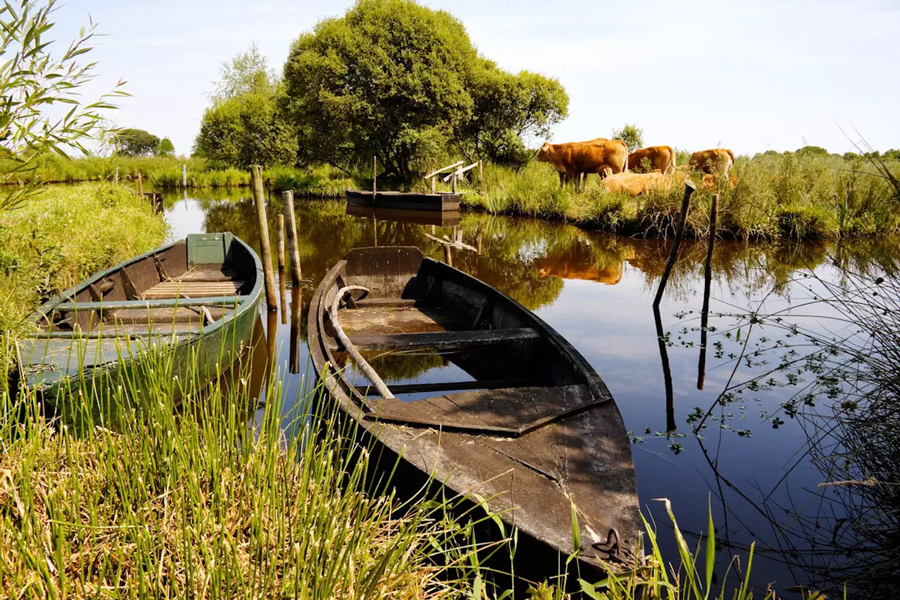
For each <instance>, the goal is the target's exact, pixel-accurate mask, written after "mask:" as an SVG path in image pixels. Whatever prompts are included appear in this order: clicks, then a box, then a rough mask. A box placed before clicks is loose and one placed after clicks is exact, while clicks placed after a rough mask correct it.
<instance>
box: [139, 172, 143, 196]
mask: <svg viewBox="0 0 900 600" xmlns="http://www.w3.org/2000/svg"><path fill="white" fill-rule="evenodd" d="M138 194H140V195H141V198H143V197H144V179H143V178H142V177H141V172H140V171H138Z"/></svg>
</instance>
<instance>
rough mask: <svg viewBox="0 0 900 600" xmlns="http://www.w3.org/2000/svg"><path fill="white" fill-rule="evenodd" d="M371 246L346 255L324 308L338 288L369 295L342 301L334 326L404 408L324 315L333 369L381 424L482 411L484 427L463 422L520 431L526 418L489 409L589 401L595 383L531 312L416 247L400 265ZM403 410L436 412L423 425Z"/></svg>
mask: <svg viewBox="0 0 900 600" xmlns="http://www.w3.org/2000/svg"><path fill="white" fill-rule="evenodd" d="M367 250H368V254H365V255H363V254H362V253H360V254H354V253H355V252H356V251H354V252H351V253H350V254H349V255H348V259H347V262H346V264H345V265H344V268H343V269H342V272H341V273H339V274H338V276H337V279H336V281H335V285H334V286H333V287H332V288H331V290H329V292H328V293H327V294H326V297H325V305H326V307H328V306H331V304H332V302H333V301H334V298H335V295H336V294H337V293H338V290H339V288H341V287H345V286H361V287H364V288H366V289H368V290H369V292H368V293H367V294H361V293H360V292H359V291H354V292H351V293H350V294H349V295H344V297H343V304H344V306H343V308H341V309H340V310H339V314H338V321H339V324H340V326H341V328H342V330H343V331H344V333H345V334H346V335H347V337H348V338H349V341H350V343H351V344H352V345H353V346H355V347H356V349H357V350H358V351H359V352H360V353H361V354H362V355H363V357H364V358H365V359H366V361H367V362H368V363H369V364H370V365H371V366H372V367H373V369H374V370H375V371H376V372H377V373H378V375H379V376H380V377H381V378H382V379H383V380H384V381H385V382H386V383H387V385H388V387H389V389H390V391H391V393H392V394H393V395H394V396H395V397H396V398H398V399H400V400H403V401H405V402H403V403H396V402H389V403H385V402H382V401H381V399H380V394H379V392H378V390H377V389H376V387H375V386H374V385H372V382H371V381H370V380H369V379H368V378H367V377H366V376H365V375H364V374H363V373H362V372H361V371H360V370H359V369H358V368H357V367H356V365H355V364H354V362H353V361H352V360H351V359H350V356H349V354H348V353H347V352H346V349H345V348H344V347H343V346H342V344H341V343H340V341H339V339H338V337H336V336H335V330H334V328H333V324H331V323H330V319H329V317H328V316H327V314H326V315H324V317H325V328H326V332H327V333H329V338H328V340H329V341H328V342H327V343H328V345H329V347H330V348H329V349H330V351H331V353H332V356H333V358H334V361H335V363H336V365H337V366H338V367H344V373H343V375H344V379H345V381H347V382H348V383H349V385H350V387H351V388H352V389H353V390H354V392H355V393H356V394H357V395H358V398H362V399H363V400H362V401H363V402H364V403H365V404H366V405H367V406H369V408H370V409H372V410H373V411H375V412H377V416H378V417H379V418H380V419H382V420H398V421H403V422H413V421H415V422H422V423H429V424H442V425H449V424H451V423H450V417H451V415H454V418H456V419H457V420H458V419H463V420H465V418H466V417H465V415H464V413H468V414H471V415H480V416H479V417H478V420H479V423H463V422H458V423H457V424H459V425H461V426H462V425H464V426H466V428H470V425H471V426H472V427H474V428H480V429H483V428H485V427H483V425H484V421H485V414H487V413H495V414H497V415H498V416H497V418H496V419H491V421H492V422H493V424H492V425H491V426H490V427H489V429H492V430H495V431H497V432H509V431H515V432H519V433H521V425H522V422H521V421H522V420H521V419H518V418H517V419H513V421H515V423H512V424H511V421H510V419H508V418H504V417H503V414H502V413H506V412H507V410H505V409H501V408H499V407H498V406H493V407H488V406H486V405H485V404H486V403H494V404H507V405H509V409H508V410H517V411H520V412H521V406H522V405H523V403H524V404H527V405H528V406H530V407H543V408H541V409H536V410H539V412H541V413H544V412H546V413H547V414H550V413H551V412H554V413H555V412H558V409H561V408H562V407H563V405H565V406H569V405H573V406H574V405H577V406H578V407H581V406H586V405H588V404H590V403H592V398H593V394H592V392H593V391H594V390H593V389H592V386H591V385H590V383H591V382H588V381H587V379H586V377H585V375H584V372H583V371H582V370H581V369H580V368H578V366H577V365H576V364H574V363H573V357H572V356H571V355H570V354H569V353H568V352H566V350H565V348H564V347H561V346H560V342H559V341H558V340H556V339H555V335H556V334H555V333H553V332H552V331H550V330H547V328H546V327H545V326H544V325H543V324H542V323H540V322H539V321H538V320H537V319H535V318H534V317H533V315H531V313H529V312H528V311H527V310H525V309H524V308H522V307H520V306H518V305H517V304H515V303H514V302H512V301H511V300H510V299H509V298H507V297H506V296H504V295H502V294H500V293H499V292H497V291H496V290H494V289H493V288H491V287H489V286H487V285H484V284H480V283H478V282H474V283H475V284H476V285H474V286H473V285H472V284H473V280H472V279H471V278H468V277H467V276H465V275H463V274H461V273H459V272H458V271H455V270H454V269H450V268H448V267H446V266H444V265H443V264H442V263H438V262H436V261H430V260H423V257H422V255H421V253H419V252H418V250H416V249H410V250H414V252H409V253H408V254H406V255H403V256H402V257H401V258H400V260H397V257H398V254H397V250H396V249H391V250H392V251H393V255H392V256H391V254H389V253H387V252H385V253H379V252H373V250H378V249H367ZM379 254H380V256H379ZM386 260H390V263H389V264H385V261H386ZM562 344H565V342H564V341H563V342H562ZM484 392H489V393H484ZM426 399H427V402H426V403H424V404H423V403H422V402H414V403H413V402H412V401H418V400H426ZM403 404H415V405H416V409H415V411H416V412H421V411H422V410H423V407H424V406H425V405H429V410H428V412H430V413H432V415H431V417H430V418H429V419H427V420H424V421H423V420H422V418H423V417H422V416H421V415H415V414H412V407H404V406H403ZM463 407H465V411H461V410H460V409H461V408H463ZM437 412H442V414H437ZM537 416H540V415H537ZM544 416H546V415H544Z"/></svg>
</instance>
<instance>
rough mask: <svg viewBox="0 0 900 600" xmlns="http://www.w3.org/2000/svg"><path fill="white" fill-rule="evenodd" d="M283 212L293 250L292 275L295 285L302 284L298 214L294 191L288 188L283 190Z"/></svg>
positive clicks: (289, 245) (289, 243) (291, 249)
mask: <svg viewBox="0 0 900 600" xmlns="http://www.w3.org/2000/svg"><path fill="white" fill-rule="evenodd" d="M281 202H282V204H283V205H284V206H283V212H284V214H285V216H286V217H287V238H288V248H289V249H290V251H291V275H292V276H293V279H294V285H300V280H302V279H303V274H302V273H301V272H300V243H299V240H298V239H297V216H296V214H295V213H294V192H293V191H291V190H288V191H286V192H281Z"/></svg>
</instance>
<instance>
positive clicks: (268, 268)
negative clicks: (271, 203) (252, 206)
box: [250, 165, 278, 310]
mask: <svg viewBox="0 0 900 600" xmlns="http://www.w3.org/2000/svg"><path fill="white" fill-rule="evenodd" d="M250 179H251V180H252V182H253V199H254V200H255V201H256V220H257V224H258V225H259V247H260V250H261V252H262V257H261V258H262V263H263V271H264V274H265V279H266V304H267V305H268V307H269V310H278V292H276V291H275V276H274V274H273V273H272V249H271V247H270V246H269V223H268V221H267V220H266V190H265V188H263V178H262V168H261V167H260V166H259V165H253V166H252V167H250Z"/></svg>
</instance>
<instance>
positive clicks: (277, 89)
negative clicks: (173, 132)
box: [194, 44, 297, 168]
mask: <svg viewBox="0 0 900 600" xmlns="http://www.w3.org/2000/svg"><path fill="white" fill-rule="evenodd" d="M281 93H282V90H281V84H280V82H279V81H278V80H277V79H276V78H275V76H274V75H273V74H272V73H271V72H270V71H269V69H268V67H267V64H266V60H265V57H263V56H262V55H260V54H259V51H258V49H257V48H256V45H255V44H254V45H252V46H251V47H250V48H249V49H247V50H246V51H243V52H240V53H239V54H238V55H237V56H235V57H234V59H232V61H231V63H230V64H226V65H223V67H222V75H221V79H220V81H219V82H218V83H217V84H216V88H215V91H214V92H213V93H212V94H211V95H210V98H211V99H212V101H213V104H212V106H211V107H210V108H208V109H207V110H206V112H205V113H204V115H203V120H202V121H201V124H200V134H199V135H198V136H197V140H196V142H195V146H194V151H195V153H196V154H198V155H200V156H205V157H207V158H209V159H210V160H212V161H214V162H217V163H221V164H225V165H230V166H234V167H239V168H245V167H247V166H248V165H252V164H261V165H272V164H292V163H294V162H295V161H296V155H297V140H296V136H295V135H294V132H293V129H292V128H291V126H290V124H289V123H288V122H287V121H286V120H285V119H284V118H283V116H282V115H281V113H280V109H279V106H280V104H279V101H278V97H279V96H280V95H281Z"/></svg>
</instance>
